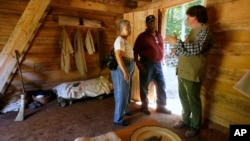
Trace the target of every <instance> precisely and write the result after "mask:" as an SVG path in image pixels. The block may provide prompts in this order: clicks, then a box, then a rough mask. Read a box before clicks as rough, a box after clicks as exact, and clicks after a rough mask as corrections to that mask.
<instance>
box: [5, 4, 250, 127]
mask: <svg viewBox="0 0 250 141" xmlns="http://www.w3.org/2000/svg"><path fill="white" fill-rule="evenodd" d="M184 1H190V0H177V1H173V0H162V1H161V0H155V2H154V1H153V2H152V3H150V4H149V5H143V6H141V7H140V8H138V9H137V10H138V11H145V10H150V9H154V10H156V9H157V10H158V9H161V10H163V9H164V8H167V7H170V6H175V5H177V4H180V3H182V2H184ZM206 2H207V4H206V6H207V8H208V13H209V25H210V26H211V28H212V29H213V31H214V33H215V37H216V43H215V46H214V47H213V48H212V49H211V51H210V54H209V59H208V60H209V62H208V68H207V76H206V80H205V81H204V83H203V87H202V100H203V109H204V110H203V111H204V116H203V117H204V119H208V120H210V121H213V122H215V123H218V124H220V125H222V126H224V127H227V128H228V127H229V125H230V124H250V99H249V98H248V97H246V96H245V95H243V94H241V93H240V92H238V91H236V90H235V89H233V86H234V85H235V83H236V82H238V81H239V80H240V78H241V77H242V76H243V75H244V74H245V73H246V72H247V71H248V70H249V69H250V63H249V62H248V61H249V59H250V24H249V23H250V15H249V14H247V13H248V10H249V7H248V5H249V4H250V1H249V0H206ZM27 3H28V0H23V1H19V0H8V1H7V0H4V1H0V51H1V50H2V49H3V47H4V45H5V43H6V42H7V40H8V37H9V35H10V34H11V32H12V30H13V29H14V27H15V25H16V23H17V22H18V20H19V18H20V16H21V14H22V12H23V11H24V9H25V7H26V5H27ZM157 10H156V11H157ZM131 12H132V11H131ZM63 14H71V15H77V14H76V12H75V11H70V12H69V11H68V12H67V11H60V10H58V9H53V8H52V9H51V11H50V12H49V14H48V15H47V16H46V18H45V21H44V22H43V24H42V26H41V27H40V30H39V31H38V33H37V35H36V37H35V39H34V40H33V42H32V43H31V46H30V49H29V51H28V54H27V55H26V57H25V60H24V61H23V63H22V71H23V77H24V83H25V84H24V85H25V88H26V89H27V90H31V89H49V88H52V87H53V86H55V85H56V84H59V83H62V82H65V81H74V80H84V79H89V78H93V77H97V76H99V75H100V74H102V73H104V74H109V71H108V70H103V71H102V70H101V69H100V65H99V64H100V60H99V54H98V53H101V54H103V55H104V54H107V52H108V50H109V49H111V48H112V46H113V42H114V40H115V38H116V20H117V15H114V14H111V15H99V16H98V15H96V14H95V13H94V12H83V13H82V15H81V17H85V18H95V19H97V20H101V21H102V22H103V24H104V25H105V28H104V29H101V30H99V29H93V32H96V31H100V32H101V33H102V49H103V50H102V51H99V52H97V53H95V54H94V55H88V54H86V58H87V66H88V70H89V71H88V73H87V76H86V77H83V76H81V75H80V74H79V72H78V71H77V70H76V67H75V64H74V62H73V61H72V68H73V69H72V71H71V72H70V73H65V72H63V71H61V70H60V57H61V56H60V52H61V49H60V48H59V44H58V38H59V34H60V32H61V28H62V27H61V26H59V25H58V24H57V18H58V16H57V15H63ZM119 18H120V17H119ZM137 20H140V19H139V18H138V19H137ZM142 20H144V19H142ZM133 25H135V27H133V28H134V32H135V34H138V32H139V31H138V32H136V30H137V28H139V27H136V26H140V25H138V24H136V23H133ZM66 30H67V33H68V35H70V37H71V38H72V37H73V35H74V32H75V30H76V28H75V27H66ZM80 30H81V32H82V33H83V34H84V33H85V32H86V28H81V29H80ZM134 36H136V35H134ZM131 41H133V40H132V39H131ZM137 81H138V80H137ZM249 85H250V84H249ZM15 87H17V88H21V84H20V81H19V77H15V78H14V81H12V84H11V87H10V89H14V88H15Z"/></svg>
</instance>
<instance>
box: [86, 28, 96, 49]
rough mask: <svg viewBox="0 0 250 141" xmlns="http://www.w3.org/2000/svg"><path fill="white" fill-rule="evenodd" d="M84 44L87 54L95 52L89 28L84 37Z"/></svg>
mask: <svg viewBox="0 0 250 141" xmlns="http://www.w3.org/2000/svg"><path fill="white" fill-rule="evenodd" d="M85 45H86V48H87V51H88V54H93V53H94V52H95V45H94V41H93V38H92V35H91V32H90V30H88V31H87V34H86V38H85Z"/></svg>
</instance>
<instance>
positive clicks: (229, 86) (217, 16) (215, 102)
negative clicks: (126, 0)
mask: <svg viewBox="0 0 250 141" xmlns="http://www.w3.org/2000/svg"><path fill="white" fill-rule="evenodd" d="M188 1H190V0H181V1H180V0H177V1H172V0H162V1H158V0H155V1H154V2H153V3H152V4H149V5H144V6H142V7H140V8H138V9H136V10H134V11H147V10H148V9H149V8H151V9H160V10H161V11H165V10H166V9H167V8H169V7H172V6H176V5H178V4H181V3H184V2H188ZM249 4H250V1H249V0H205V6H206V7H207V8H208V15H209V23H208V24H209V26H210V27H211V29H212V30H213V31H214V35H215V39H216V41H215V45H214V47H213V48H212V49H211V50H210V53H209V56H208V64H207V65H208V67H207V74H206V79H205V81H204V83H203V85H202V91H201V97H202V103H203V122H204V123H207V122H209V121H212V122H211V123H216V124H219V125H221V126H222V127H225V128H221V129H219V130H220V131H222V132H225V133H227V134H228V131H229V130H228V129H227V128H229V126H230V125H231V124H250V98H249V97H247V96H245V95H243V94H242V93H240V92H238V91H236V90H235V89H234V88H233V86H234V85H235V84H236V83H237V82H238V81H239V80H240V79H241V78H242V76H243V75H244V74H245V73H246V72H247V71H249V70H250V63H249V60H250V15H249V14H246V13H248V9H249V6H248V5H249ZM135 13H136V12H135ZM162 21H164V19H162ZM134 30H137V29H134ZM162 33H163V34H164V24H163V25H162ZM247 85H249V86H250V84H247ZM138 91H139V90H138ZM249 95H250V94H249ZM209 123H210V122H209ZM216 124H215V127H216V128H218V126H216ZM210 125H211V127H213V125H214V124H210Z"/></svg>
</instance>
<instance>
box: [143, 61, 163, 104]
mask: <svg viewBox="0 0 250 141" xmlns="http://www.w3.org/2000/svg"><path fill="white" fill-rule="evenodd" d="M140 62H141V64H142V65H143V66H144V68H145V69H146V73H142V72H140V98H141V102H142V108H148V86H149V84H150V82H151V81H153V82H154V84H155V86H156V96H157V99H156V104H157V108H164V107H165V106H166V100H167V95H166V84H165V78H164V75H163V71H162V64H161V62H151V61H148V60H145V59H141V60H140Z"/></svg>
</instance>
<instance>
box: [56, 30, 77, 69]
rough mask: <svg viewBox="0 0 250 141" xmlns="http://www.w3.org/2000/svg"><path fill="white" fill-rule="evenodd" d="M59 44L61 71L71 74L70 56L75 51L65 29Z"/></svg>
mask: <svg viewBox="0 0 250 141" xmlns="http://www.w3.org/2000/svg"><path fill="white" fill-rule="evenodd" d="M59 44H60V48H61V69H62V70H63V71H65V72H66V73H69V71H70V70H71V66H70V55H71V54H72V53H74V50H73V47H72V45H71V42H70V39H69V37H68V35H67V32H66V30H65V29H64V28H63V30H62V33H61V36H60V40H59Z"/></svg>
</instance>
